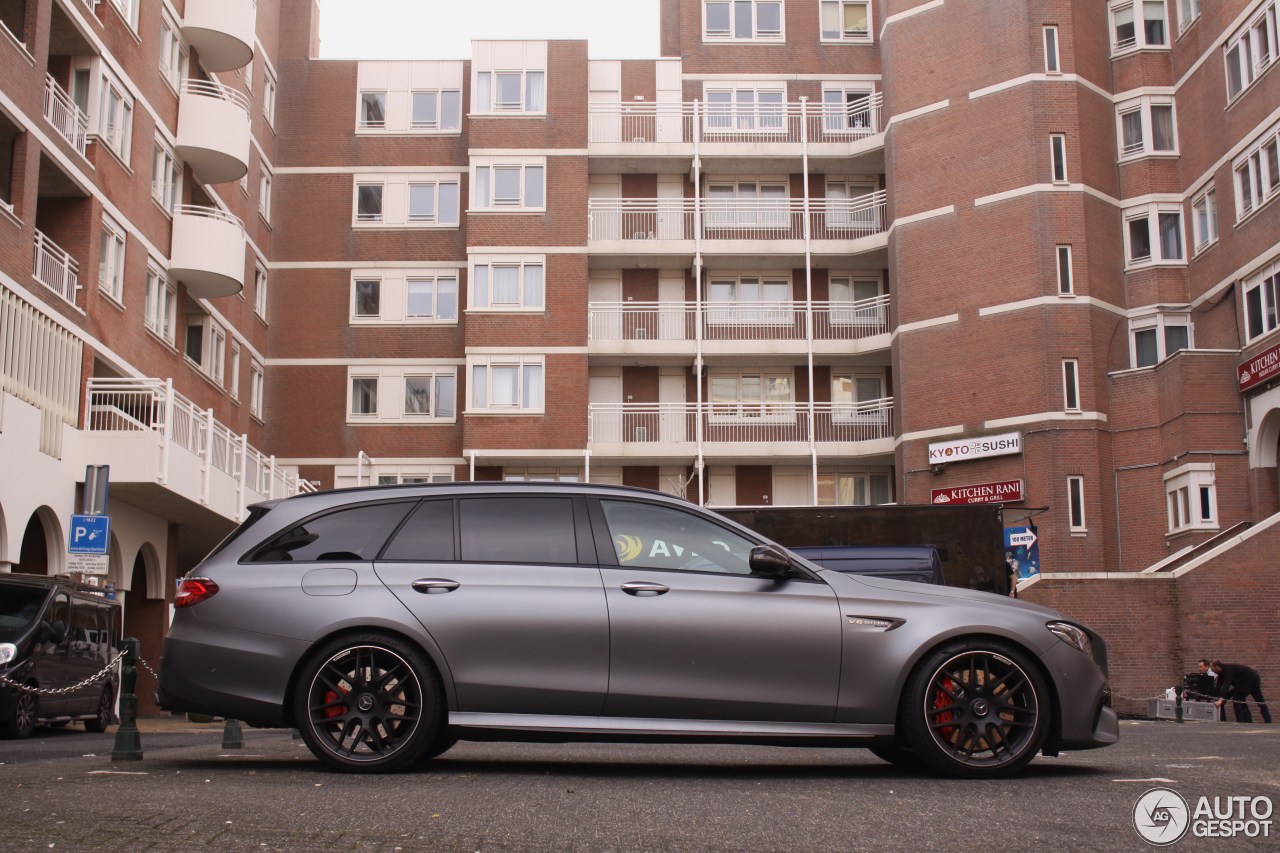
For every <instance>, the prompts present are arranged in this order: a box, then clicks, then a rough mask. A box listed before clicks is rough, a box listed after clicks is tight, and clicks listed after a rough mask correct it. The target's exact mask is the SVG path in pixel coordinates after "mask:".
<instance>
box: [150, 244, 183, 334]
mask: <svg viewBox="0 0 1280 853" xmlns="http://www.w3.org/2000/svg"><path fill="white" fill-rule="evenodd" d="M177 306H178V295H177V293H176V291H175V290H174V287H173V285H172V284H170V283H169V281H168V278H167V277H166V276H165V274H164V271H163V270H161V269H160V268H159V267H157V266H155V265H154V264H147V313H146V318H145V321H144V322H145V323H146V327H147V328H148V329H150V330H151V331H152V332H154V333H155V334H156V336H157V337H159V338H160V339H161V340H163V341H164V342H165V343H168V344H173V325H174V319H175V316H176V312H177Z"/></svg>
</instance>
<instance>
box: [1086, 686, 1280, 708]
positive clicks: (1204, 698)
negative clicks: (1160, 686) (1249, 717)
mask: <svg viewBox="0 0 1280 853" xmlns="http://www.w3.org/2000/svg"><path fill="white" fill-rule="evenodd" d="M1177 690H1178V693H1179V694H1180V695H1181V696H1182V698H1183V699H1184V700H1186V699H1190V700H1192V701H1194V702H1216V701H1218V700H1219V699H1221V700H1223V702H1228V703H1229V702H1237V701H1238V702H1241V703H1242V704H1243V703H1245V702H1246V700H1248V698H1249V697H1245V698H1244V699H1238V700H1237V699H1232V698H1231V697H1230V696H1215V695H1212V694H1209V693H1199V692H1197V691H1195V690H1184V689H1182V688H1177ZM1111 698H1112V699H1120V700H1122V701H1125V702H1152V701H1154V700H1157V699H1159V700H1160V701H1170V702H1171V701H1173V700H1172V699H1169V697H1168V696H1167V695H1165V694H1164V693H1161V694H1160V695H1159V696H1147V697H1144V698H1139V697H1137V696H1121V695H1120V694H1118V693H1112V694H1111ZM1253 702H1254V704H1255V705H1257V706H1258V707H1259V708H1267V707H1269V703H1267V702H1265V701H1263V702H1259V701H1257V700H1256V699H1255V700H1253Z"/></svg>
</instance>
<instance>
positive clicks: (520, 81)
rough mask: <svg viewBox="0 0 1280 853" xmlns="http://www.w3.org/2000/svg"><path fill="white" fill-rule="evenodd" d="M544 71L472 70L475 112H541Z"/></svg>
mask: <svg viewBox="0 0 1280 853" xmlns="http://www.w3.org/2000/svg"><path fill="white" fill-rule="evenodd" d="M546 111H547V72H546V71H543V70H540V69H520V70H516V69H508V70H505V71H504V70H495V71H477V72H476V112H480V113H545V112H546Z"/></svg>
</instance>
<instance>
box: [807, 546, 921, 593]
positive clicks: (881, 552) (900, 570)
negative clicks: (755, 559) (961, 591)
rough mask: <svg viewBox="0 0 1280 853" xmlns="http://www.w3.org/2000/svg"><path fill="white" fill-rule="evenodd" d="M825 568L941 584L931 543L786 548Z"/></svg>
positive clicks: (856, 573)
mask: <svg viewBox="0 0 1280 853" xmlns="http://www.w3.org/2000/svg"><path fill="white" fill-rule="evenodd" d="M787 550H789V551H791V552H792V553H795V554H799V555H800V556H801V557H804V558H805V559H806V560H808V561H809V562H811V563H817V564H818V565H819V566H822V567H823V568H824V569H831V570H833V571H837V572H845V573H847V574H851V575H872V576H874V577H878V578H893V579H894V580H903V581H917V582H919V583H932V584H938V585H939V586H941V585H942V584H943V583H944V581H943V578H942V559H941V558H940V557H939V556H938V549H937V548H934V547H933V546H932V545H898V546H859V545H839V546H837V545H826V546H806V547H800V548H789V549H787Z"/></svg>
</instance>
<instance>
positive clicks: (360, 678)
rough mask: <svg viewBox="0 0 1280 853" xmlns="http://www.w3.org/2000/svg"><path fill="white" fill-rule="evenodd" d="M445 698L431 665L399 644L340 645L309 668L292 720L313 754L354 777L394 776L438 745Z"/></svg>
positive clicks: (374, 640)
mask: <svg viewBox="0 0 1280 853" xmlns="http://www.w3.org/2000/svg"><path fill="white" fill-rule="evenodd" d="M443 695H444V690H443V688H442V687H441V686H440V679H439V676H438V675H437V674H436V671H435V668H434V667H433V666H432V665H431V662H430V661H429V660H428V659H427V657H426V656H425V655H424V654H423V653H422V652H420V651H418V649H416V648H414V647H413V646H411V645H409V644H408V643H406V642H404V641H403V640H399V639H396V638H394V637H388V636H382V635H377V634H366V635H360V636H355V637H340V638H338V639H337V640H335V641H333V642H331V643H328V644H327V645H325V646H322V647H321V648H320V649H318V650H317V651H316V653H315V654H314V655H313V656H312V657H311V658H310V660H308V661H307V663H306V664H305V665H304V666H303V668H302V671H301V673H300V674H299V677H298V686H297V689H296V691H295V693H294V706H293V712H294V719H295V720H296V722H297V726H298V731H299V732H300V733H301V734H302V739H303V740H304V741H305V742H306V744H307V747H308V748H309V749H310V750H311V752H312V753H313V754H314V755H315V756H316V758H319V759H320V760H321V761H322V762H324V763H325V764H328V765H329V766H330V767H333V768H335V769H338V770H345V771H347V772H348V773H390V772H394V771H397V770H401V769H403V768H405V767H407V766H409V765H410V764H412V763H413V762H414V761H417V760H418V759H419V758H420V757H422V755H423V754H424V753H425V752H426V751H427V750H428V749H429V748H430V747H431V746H432V744H433V743H434V742H435V741H436V738H437V736H438V733H439V731H440V726H441V722H442V720H443V708H444V703H443V701H442V697H443Z"/></svg>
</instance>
